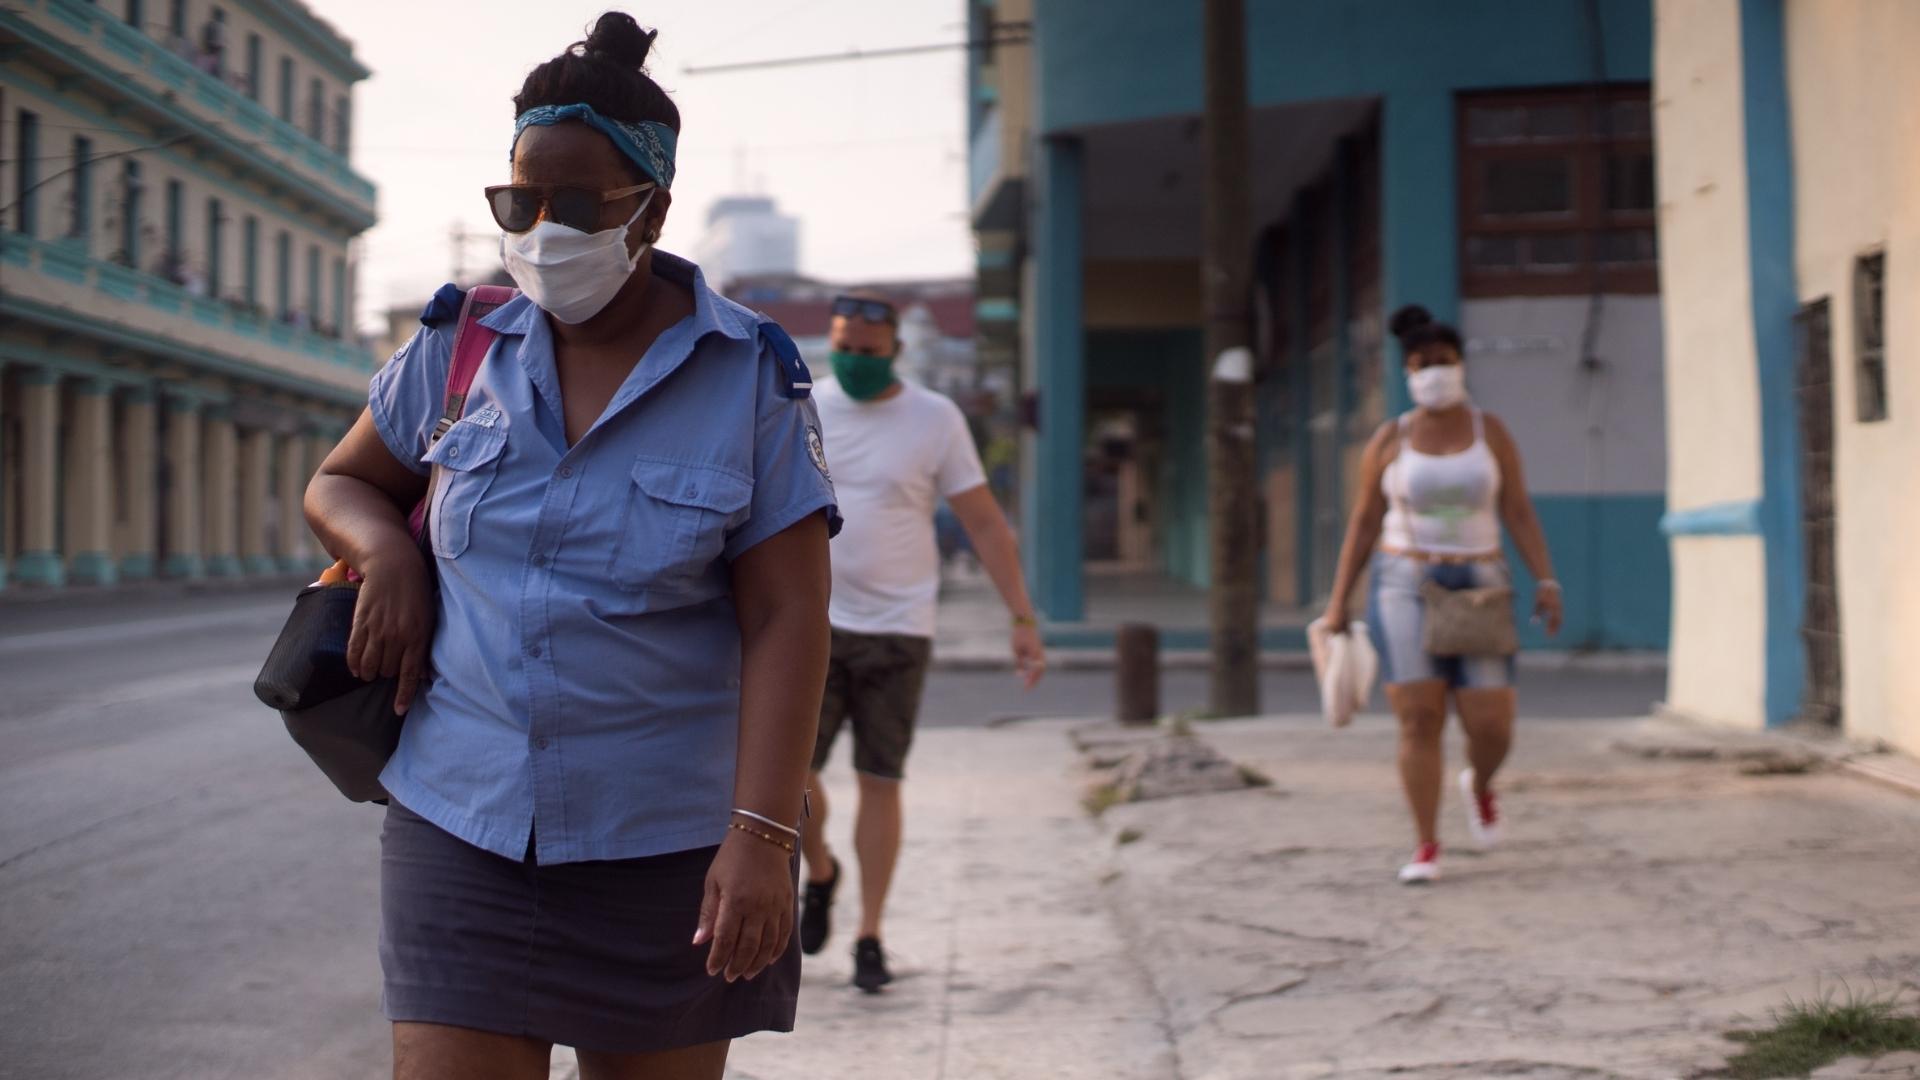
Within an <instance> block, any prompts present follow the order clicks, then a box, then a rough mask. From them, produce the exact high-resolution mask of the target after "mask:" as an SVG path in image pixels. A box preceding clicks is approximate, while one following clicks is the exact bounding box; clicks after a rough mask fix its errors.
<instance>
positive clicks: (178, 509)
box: [163, 397, 207, 580]
mask: <svg viewBox="0 0 1920 1080" xmlns="http://www.w3.org/2000/svg"><path fill="white" fill-rule="evenodd" d="M200 427H201V418H200V402H199V401H198V400H197V399H194V398H186V397H169V398H168V399H167V561H166V565H165V567H164V568H163V569H164V571H165V573H166V575H167V576H168V577H170V578H185V579H188V580H193V579H196V578H200V577H204V576H206V572H207V563H206V559H205V557H204V556H203V555H202V553H201V550H202V549H201V532H202V530H201V519H202V515H203V510H202V508H201V506H200Z"/></svg>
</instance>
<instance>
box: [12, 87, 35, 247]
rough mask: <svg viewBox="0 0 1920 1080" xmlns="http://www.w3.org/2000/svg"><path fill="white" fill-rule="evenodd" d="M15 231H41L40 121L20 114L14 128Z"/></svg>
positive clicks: (22, 111) (32, 232)
mask: <svg viewBox="0 0 1920 1080" xmlns="http://www.w3.org/2000/svg"><path fill="white" fill-rule="evenodd" d="M13 137H14V152H13V228H14V231H15V232H21V233H25V234H26V235H28V236H32V235H33V234H34V233H35V232H37V231H39V228H40V193H39V192H37V191H35V190H34V188H35V187H38V186H39V184H40V117H39V116H37V115H35V114H33V113H30V112H28V111H27V110H25V109H21V110H20V117H19V123H18V124H17V125H16V126H15V128H14V133H13Z"/></svg>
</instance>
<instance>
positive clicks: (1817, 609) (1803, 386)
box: [1794, 297, 1844, 727]
mask: <svg viewBox="0 0 1920 1080" xmlns="http://www.w3.org/2000/svg"><path fill="white" fill-rule="evenodd" d="M1794 324H1795V330H1796V337H1797V338H1798V342H1797V345H1798V351H1799V357H1798V360H1797V362H1796V363H1795V365H1794V368H1795V370H1794V405H1795V409H1796V411H1797V412H1798V414H1799V423H1800V528H1801V534H1802V538H1803V540H1804V546H1805V551H1806V606H1805V610H1804V612H1803V613H1802V615H1801V618H1800V638H1801V641H1802V644H1803V645H1804V647H1805V648H1806V652H1807V684H1806V692H1805V699H1804V700H1803V701H1802V702H1801V707H1800V719H1802V720H1804V721H1808V722H1811V723H1815V724H1820V725H1823V726H1826V727H1838V726H1839V725H1840V719H1841V703H1842V700H1843V689H1844V685H1843V682H1842V678H1841V666H1840V656H1841V653H1840V590H1839V587H1838V574H1837V569H1836V554H1835V550H1834V531H1835V530H1834V499H1833V321H1832V315H1831V312H1830V310H1829V306H1828V301H1827V298H1825V297H1822V298H1820V299H1818V300H1815V301H1813V302H1812V303H1809V304H1806V305H1804V306H1802V307H1801V308H1800V311H1799V313H1798V314H1796V315H1795V316H1794Z"/></svg>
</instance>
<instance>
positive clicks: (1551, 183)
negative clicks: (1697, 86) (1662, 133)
mask: <svg viewBox="0 0 1920 1080" xmlns="http://www.w3.org/2000/svg"><path fill="white" fill-rule="evenodd" d="M1459 138H1460V165H1459V168H1460V258H1461V291H1462V293H1463V294H1464V295H1466V296H1514V295H1556V294H1576V293H1585V292H1587V291H1589V290H1591V289H1592V288H1594V287H1595V286H1596V285H1599V286H1600V287H1602V288H1605V289H1607V290H1608V291H1610V292H1627V293H1650V292H1654V291H1656V290H1657V289H1658V288H1659V276H1658V266H1659V246H1658V242H1657V238H1656V234H1655V231H1654V212H1655V209H1656V201H1657V200H1656V192H1655V190H1654V170H1653V118H1652V111H1651V107H1650V105H1649V102H1648V97H1647V89H1646V87H1644V86H1616V87H1610V88H1607V89H1605V90H1601V91H1591V90H1584V89H1582V90H1567V91H1548V92H1528V93H1494V94H1469V95H1462V96H1461V98H1460V100H1459Z"/></svg>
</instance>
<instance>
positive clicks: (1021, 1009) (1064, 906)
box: [554, 722, 1177, 1080]
mask: <svg viewBox="0 0 1920 1080" xmlns="http://www.w3.org/2000/svg"><path fill="white" fill-rule="evenodd" d="M1066 730H1067V726H1066V725H1065V724H1064V723H1055V722H1046V723H1033V724H1021V725H1015V726H1009V727H1001V728H965V729H960V728H936V729H929V730H926V731H923V732H921V733H920V734H919V736H918V738H917V740H916V745H915V747H914V755H913V760H912V762H911V764H910V766H909V773H910V780H909V782H908V784H907V788H906V793H907V842H906V849H905V851H904V852H903V855H902V858H901V862H900V870H899V874H898V876H897V878H896V882H895V886H894V899H893V903H892V904H891V905H890V906H889V912H888V923H887V948H888V952H889V954H890V957H891V962H892V966H893V970H894V974H895V975H896V977H897V981H896V982H895V983H894V985H893V986H891V987H889V988H888V990H887V991H886V992H885V993H883V994H880V995H877V996H868V995H865V994H862V993H860V992H859V991H858V990H855V989H854V988H853V987H852V986H851V985H850V983H849V980H850V979H851V978H852V974H853V960H852V956H851V953H850V950H851V949H852V947H853V933H854V931H855V930H856V929H857V928H858V919H859V910H860V901H859V889H858V887H857V885H858V882H857V880H856V877H857V873H858V871H857V870H856V868H855V865H854V860H853V852H852V843H851V832H852V827H853V809H854V793H853V790H852V786H853V776H852V773H851V771H850V770H849V769H848V767H847V764H846V762H845V756H846V754H847V751H846V750H845V749H842V750H841V751H840V755H839V760H837V761H836V763H835V764H834V766H833V767H831V768H830V769H829V771H828V776H827V778H828V792H829V795H830V797H831V799H832V800H833V801H832V806H831V814H832V816H831V818H830V819H829V821H828V831H829V835H830V836H831V838H832V843H833V845H834V851H835V854H836V855H838V856H839V858H840V859H841V861H842V863H843V864H844V865H845V867H846V870H847V874H848V880H847V884H846V886H845V887H843V888H842V890H841V893H840V902H839V903H838V904H837V905H836V908H835V914H836V920H835V932H834V938H833V940H832V941H831V942H830V943H829V944H828V946H827V949H826V951H825V952H824V953H822V954H821V955H820V956H818V957H809V958H808V960H807V964H806V969H805V977H804V982H803V987H802V990H801V998H800V1016H799V1022H798V1028H797V1030H796V1032H795V1033H794V1034H792V1035H756V1036H754V1037H752V1038H748V1039H744V1040H741V1041H740V1042H738V1043H736V1044H735V1045H734V1050H733V1056H732V1061H731V1065H730V1068H729V1069H728V1072H727V1075H728V1077H729V1080H829V1078H831V1080H996V1078H1004V1080H1079V1078H1084V1080H1162V1078H1168V1077H1173V1076H1175V1075H1177V1074H1176V1073H1175V1071H1174V1069H1173V1066H1172V1051H1171V1043H1170V1042H1169V1040H1168V1038H1167V1035H1166V1028H1165V1022H1164V1021H1165V1018H1164V1016H1163V1014H1162V1012H1161V1010H1160V1007H1159V1004H1158V1002H1157V1000H1156V998H1155V997H1154V990H1153V986H1152V982H1151V980H1150V979H1149V978H1148V976H1147V973H1146V972H1145V971H1144V969H1143V968H1142V967H1141V966H1140V965H1139V963H1138V961H1137V959H1136V958H1135V957H1134V956H1133V955H1132V953H1131V951H1130V949H1129V947H1128V944H1127V942H1126V940H1125V939H1124V938H1123V937H1122V936H1121V935H1120V933H1119V931H1118V927H1117V924H1116V923H1115V922H1114V918H1113V913H1112V911H1111V910H1110V909H1109V907H1108V905H1107V903H1106V897H1105V896H1104V895H1103V893H1102V891H1101V889H1100V885H1099V882H1100V877H1101V875H1102V874H1103V873H1104V872H1105V870H1104V863H1105V860H1106V853H1107V848H1108V846H1109V845H1108V843H1107V842H1106V841H1105V840H1104V839H1103V837H1102V835H1101V830H1100V828H1099V826H1098V825H1097V824H1096V823H1095V822H1093V821H1091V820H1090V819H1089V818H1088V817H1087V815H1086V813H1085V812H1084V811H1083V810H1082V809H1081V807H1080V804H1079V798H1080V793H1079V788H1078V786H1077V784H1076V782H1075V775H1074V774H1075V771H1076V768H1077V758H1076V755H1075V753H1074V751H1073V748H1072V745H1071V743H1070V742H1069V740H1068V739H1067V737H1066ZM569 1058H570V1055H566V1054H564V1053H560V1054H556V1064H555V1069H554V1075H555V1076H556V1077H572V1076H574V1075H576V1073H575V1072H574V1070H573V1068H572V1065H571V1063H570V1061H569V1060H568V1059H569Z"/></svg>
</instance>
